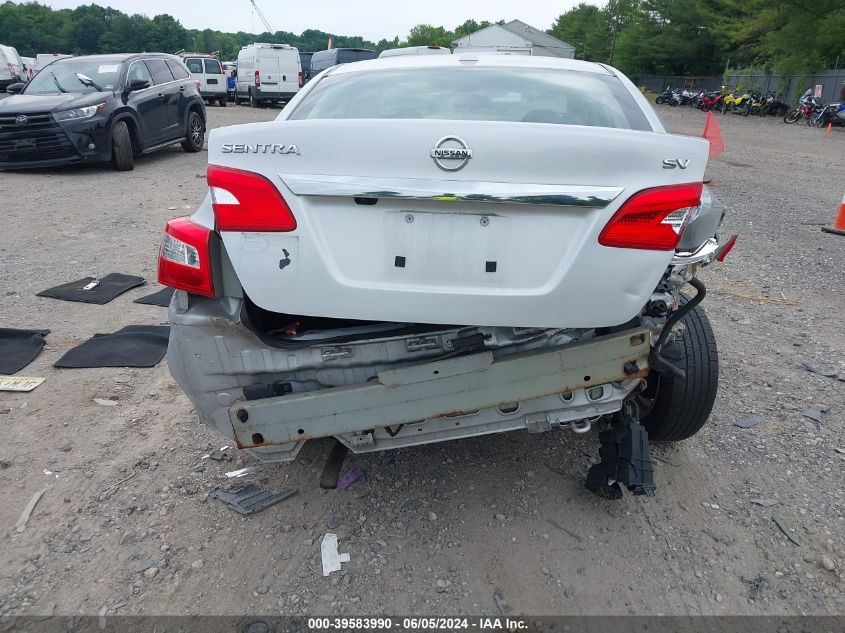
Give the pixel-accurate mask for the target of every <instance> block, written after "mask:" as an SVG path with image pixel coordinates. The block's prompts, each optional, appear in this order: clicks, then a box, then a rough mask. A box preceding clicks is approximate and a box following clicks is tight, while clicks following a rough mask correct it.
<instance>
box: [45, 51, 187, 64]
mask: <svg viewBox="0 0 845 633" xmlns="http://www.w3.org/2000/svg"><path fill="white" fill-rule="evenodd" d="M155 57H159V58H165V59H176V60H178V59H179V58H178V57H176V56H175V55H170V54H168V53H112V54H108V55H78V56H76V57H62V58H61V59H57V60H56V62H62V61H71V60H73V61H83V62H88V61H91V62H114V63H117V62H125V61H130V60H136V59H150V58H155ZM56 62H54V63H56Z"/></svg>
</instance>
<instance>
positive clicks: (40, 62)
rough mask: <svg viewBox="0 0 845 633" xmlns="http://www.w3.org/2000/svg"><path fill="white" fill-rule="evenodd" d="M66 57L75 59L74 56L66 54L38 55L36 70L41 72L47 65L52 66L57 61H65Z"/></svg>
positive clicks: (36, 57)
mask: <svg viewBox="0 0 845 633" xmlns="http://www.w3.org/2000/svg"><path fill="white" fill-rule="evenodd" d="M65 57H73V55H66V54H64V53H38V54H37V55H36V56H35V70H41V69H42V68H44V66H46V65H47V64H52V63H53V62H54V61H56V60H57V59H64V58H65Z"/></svg>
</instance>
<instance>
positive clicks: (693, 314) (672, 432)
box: [637, 306, 719, 442]
mask: <svg viewBox="0 0 845 633" xmlns="http://www.w3.org/2000/svg"><path fill="white" fill-rule="evenodd" d="M681 322H682V323H683V324H684V328H685V329H684V332H683V335H682V336H680V337H679V338H678V339H677V340H676V341H674V342H673V343H671V344H669V345H666V346H665V347H664V348H663V357H664V358H666V360H668V361H669V362H671V363H672V364H673V365H675V366H676V367H680V368H681V369H683V370H684V373H685V376H684V377H683V378H680V377H678V376H675V375H671V374H658V373H657V372H654V371H653V372H651V373H650V374H649V376H648V379H647V383H648V386H647V387H646V389H645V391H643V392H642V393H641V394H639V395H638V396H637V404H638V405H639V407H640V422H641V423H642V425H643V426H645V428H646V430H647V431H648V437H649V440H651V441H653V442H678V441H681V440H685V439H688V438H690V437H692V436H693V435H695V434H696V433H698V431H699V430H701V427H703V426H704V423H705V422H707V418H708V417H709V416H710V411H711V410H712V409H713V403H714V402H715V401H716V388H717V386H718V384H719V356H718V352H717V350H716V337H715V336H714V335H713V328H712V327H711V326H710V321H709V320H708V319H707V315H706V314H705V313H704V310H703V309H702V308H701V306H696V307H695V308H694V309H693V310H691V311H690V312H689V314H687V315H686V316H685V317H684V318H683V319H682V320H681Z"/></svg>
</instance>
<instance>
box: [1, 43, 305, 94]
mask: <svg viewBox="0 0 845 633" xmlns="http://www.w3.org/2000/svg"><path fill="white" fill-rule="evenodd" d="M296 57H297V59H299V55H297V56H296ZM19 81H26V77H25V74H24V71H23V62H22V61H21V56H20V55H18V51H17V50H16V49H15V48H14V47H13V46H5V45H3V44H0V89H3V90H5V89H6V86H10V85H11V84H16V83H18V82H19Z"/></svg>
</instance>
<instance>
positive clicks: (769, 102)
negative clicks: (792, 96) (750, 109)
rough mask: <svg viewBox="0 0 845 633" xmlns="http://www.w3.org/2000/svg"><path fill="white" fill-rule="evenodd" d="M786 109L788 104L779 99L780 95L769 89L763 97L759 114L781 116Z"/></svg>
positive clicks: (787, 109)
mask: <svg viewBox="0 0 845 633" xmlns="http://www.w3.org/2000/svg"><path fill="white" fill-rule="evenodd" d="M788 111H789V106H788V105H787V104H786V103H784V102H783V101H782V100H781V98H780V95H777V94H775V92H774V91H771V90H770V91H769V92H768V94H767V95H766V98H765V99H763V105H762V106H761V107H760V116H767V115H772V116H783V115H784V114H786V113H787V112H788Z"/></svg>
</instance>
